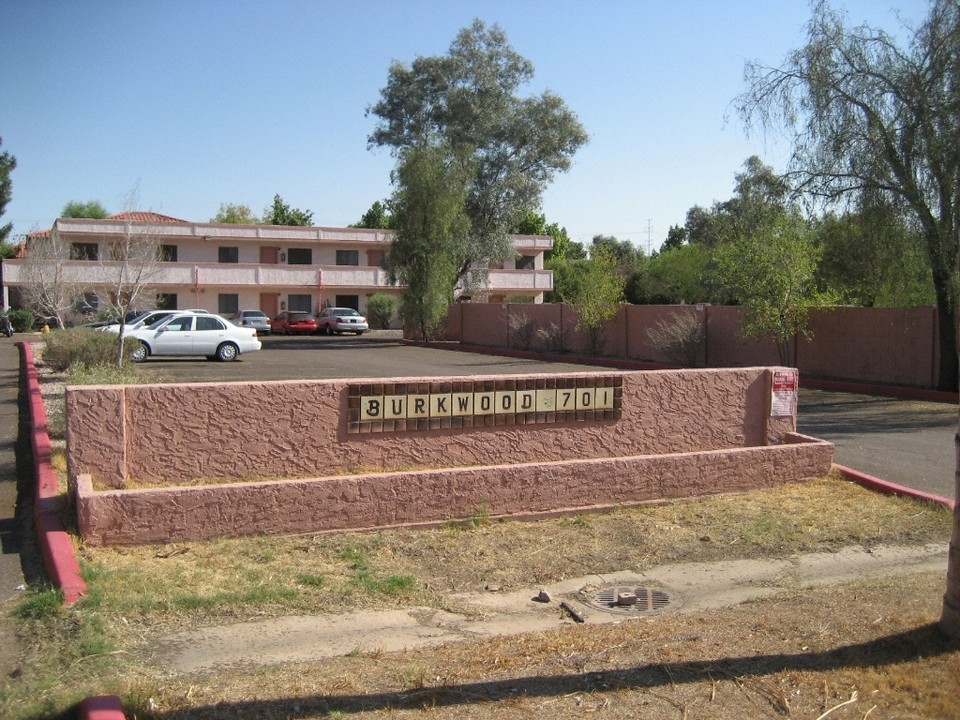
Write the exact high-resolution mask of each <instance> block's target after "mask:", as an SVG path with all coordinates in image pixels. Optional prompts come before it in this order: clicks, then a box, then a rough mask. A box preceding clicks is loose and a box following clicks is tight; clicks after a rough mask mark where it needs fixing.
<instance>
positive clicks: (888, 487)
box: [834, 464, 955, 510]
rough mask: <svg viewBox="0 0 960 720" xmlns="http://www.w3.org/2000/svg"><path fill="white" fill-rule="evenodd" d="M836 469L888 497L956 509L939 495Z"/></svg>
mask: <svg viewBox="0 0 960 720" xmlns="http://www.w3.org/2000/svg"><path fill="white" fill-rule="evenodd" d="M834 467H835V468H836V469H837V470H838V471H839V472H840V474H841V475H843V477H845V478H846V479H847V480H851V481H853V482H855V483H857V484H859V485H863V486H864V487H866V488H870V489H871V490H875V491H877V492H882V493H885V494H887V495H900V496H903V497H909V498H913V499H914V500H926V501H927V502H932V503H936V504H938V505H943V506H944V507H947V508H950V510H953V509H954V507H955V501H953V500H950V499H948V498H945V497H940V496H939V495H932V494H930V493H925V492H923V491H921V490H915V489H914V488H909V487H905V486H903V485H897V484H896V483H892V482H890V481H888V480H881V479H880V478H878V477H874V476H873V475H867V474H866V473H862V472H860V471H859V470H853V469H851V468H848V467H844V466H843V465H836V464H835V465H834Z"/></svg>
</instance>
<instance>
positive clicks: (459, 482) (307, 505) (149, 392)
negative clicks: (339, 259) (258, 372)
mask: <svg viewBox="0 0 960 720" xmlns="http://www.w3.org/2000/svg"><path fill="white" fill-rule="evenodd" d="M773 370H774V369H772V368H742V369H735V370H687V371H654V372H622V373H621V372H613V373H610V372H601V373H584V374H577V375H550V376H542V377H544V378H551V379H557V378H571V377H574V378H583V377H588V376H590V375H598V376H605V377H609V376H611V375H612V376H615V377H616V378H617V379H619V381H620V383H621V387H622V396H621V398H620V406H621V407H620V419H619V420H603V421H589V422H565V423H557V424H525V425H495V426H485V427H474V428H469V429H467V428H463V429H446V430H429V431H418V432H399V433H365V434H351V433H349V432H348V431H347V426H348V422H347V418H348V416H349V413H348V391H349V387H350V386H351V385H354V386H356V385H364V384H366V383H371V384H376V385H379V384H390V383H391V382H397V383H400V382H403V383H408V384H409V383H410V382H411V379H410V378H402V379H396V380H395V381H392V380H389V379H388V380H376V381H370V380H357V381H351V382H347V381H343V380H330V381H283V382H269V383H225V384H178V385H138V386H129V387H113V386H110V387H92V386H86V387H71V388H68V389H67V439H68V458H69V460H68V462H69V474H70V477H71V481H72V485H73V487H74V489H75V491H76V495H77V512H78V523H79V527H80V531H81V534H82V536H83V537H84V540H85V542H89V543H91V544H140V543H151V542H173V541H176V540H186V539H200V538H210V537H217V536H232V535H241V534H250V533H258V534H259V533H266V534H289V533H303V532H322V531H330V530H342V529H369V528H382V527H390V526H394V525H416V524H424V523H427V524H429V523H439V522H444V521H446V520H449V519H451V518H456V517H464V516H468V515H471V514H473V513H476V512H478V511H479V510H481V509H483V510H484V511H486V512H489V513H490V514H491V515H492V516H495V517H518V516H538V515H544V514H553V513H559V512H572V511H582V510H584V509H591V508H601V507H611V506H616V505H619V504H623V503H637V502H647V501H656V500H663V499H669V498H677V497H687V496H691V495H700V494H707V493H716V492H724V491H732V490H745V489H748V488H754V487H764V486H769V485H774V484H778V483H782V482H786V481H790V480H800V479H803V478H808V477H814V476H818V475H822V474H825V473H826V472H827V471H828V470H829V468H830V464H831V460H832V456H833V446H832V445H830V444H829V443H825V442H821V441H817V440H814V439H812V438H805V437H803V436H799V435H797V434H796V433H795V432H793V431H794V429H795V415H788V416H785V417H771V414H770V407H771V405H770V402H771V373H772V371H773ZM534 377H536V376H534ZM511 378H514V376H501V378H500V379H511ZM523 378H524V379H530V378H531V376H529V375H525V376H523ZM493 379H497V378H493ZM514 379H515V378H514ZM417 380H418V381H422V382H424V383H429V382H431V381H437V382H439V381H440V380H442V381H445V382H449V381H451V380H452V379H451V378H442V379H430V378H418V379H417ZM453 380H456V379H453ZM462 380H465V381H469V380H477V379H476V378H462ZM482 380H483V381H489V380H491V378H490V377H484V378H482ZM205 480H206V481H209V482H204V481H205ZM188 483H189V484H190V485H191V486H190V487H184V485H185V484H188ZM151 486H152V487H151Z"/></svg>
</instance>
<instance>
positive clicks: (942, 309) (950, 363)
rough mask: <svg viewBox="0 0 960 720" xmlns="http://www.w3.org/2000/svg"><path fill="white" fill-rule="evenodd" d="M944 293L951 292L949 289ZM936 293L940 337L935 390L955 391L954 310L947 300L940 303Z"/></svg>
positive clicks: (956, 365) (955, 346)
mask: <svg viewBox="0 0 960 720" xmlns="http://www.w3.org/2000/svg"><path fill="white" fill-rule="evenodd" d="M945 292H946V293H949V292H951V291H950V290H949V289H948V290H946V291H945ZM940 295H941V293H940V292H939V291H938V292H937V332H938V334H939V336H940V372H939V377H938V379H937V389H938V390H945V391H947V392H956V391H957V370H958V356H957V324H956V317H955V315H956V310H955V308H954V306H953V303H951V302H949V300H948V299H947V298H944V299H943V300H942V301H941V298H940Z"/></svg>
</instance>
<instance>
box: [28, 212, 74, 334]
mask: <svg viewBox="0 0 960 720" xmlns="http://www.w3.org/2000/svg"><path fill="white" fill-rule="evenodd" d="M70 251H71V245H70V243H68V242H66V241H64V240H62V239H61V238H60V237H59V236H58V234H57V232H56V230H54V231H52V232H49V233H36V234H34V235H28V236H27V243H26V254H25V256H24V259H23V260H22V261H21V265H20V271H21V273H22V275H23V281H24V284H23V288H22V292H23V299H24V302H25V304H26V305H28V306H29V307H30V308H31V309H32V310H35V311H36V312H37V313H38V314H39V315H42V316H43V317H47V318H52V319H53V320H54V321H55V323H56V326H57V327H58V328H63V327H64V326H65V323H64V318H65V316H66V314H67V312H68V311H69V310H70V308H71V307H72V306H73V304H74V303H75V302H76V300H77V299H78V298H79V297H80V296H81V293H80V290H79V287H78V285H77V282H76V279H75V278H73V277H71V275H70V272H69V269H68V264H69V262H70V260H71V257H70Z"/></svg>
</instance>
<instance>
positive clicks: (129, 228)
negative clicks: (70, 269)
mask: <svg viewBox="0 0 960 720" xmlns="http://www.w3.org/2000/svg"><path fill="white" fill-rule="evenodd" d="M123 223H124V226H123V233H122V234H121V235H120V236H119V237H118V238H116V239H114V240H111V241H110V244H109V246H108V247H107V248H105V252H104V253H103V254H101V262H100V265H101V268H102V272H103V277H104V278H106V283H105V287H104V289H105V291H106V292H107V294H108V296H109V299H110V305H111V307H112V309H113V312H114V313H115V314H116V315H117V318H118V320H119V323H120V332H119V333H118V335H117V352H116V356H115V361H116V365H117V367H119V366H120V364H121V363H122V362H123V331H124V328H125V327H126V321H127V314H128V313H129V312H131V311H133V310H137V309H141V308H142V307H143V303H144V301H145V300H146V299H147V297H149V298H150V303H149V304H151V305H152V304H153V300H154V297H155V285H156V281H157V276H158V275H159V273H160V270H161V262H162V260H163V245H162V244H161V236H160V235H159V233H158V232H157V230H156V228H155V227H154V226H153V225H151V224H150V223H141V222H135V221H133V220H130V219H127V218H125V219H124V220H123Z"/></svg>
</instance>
